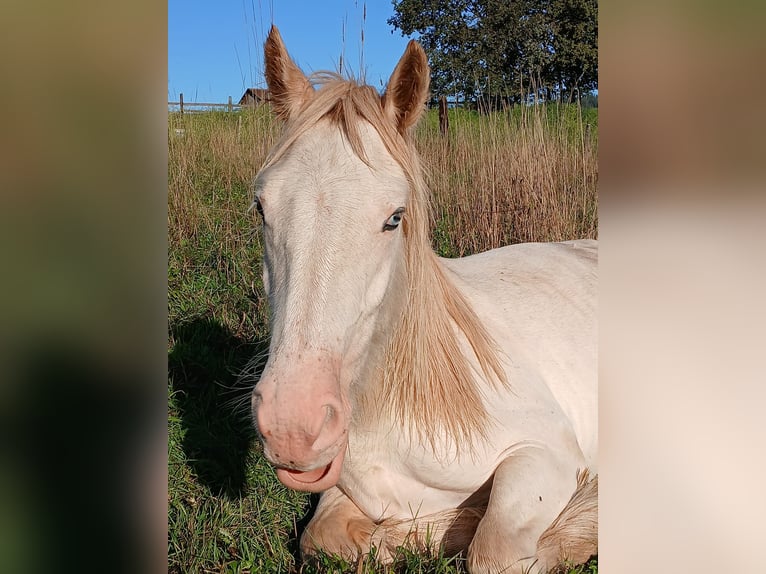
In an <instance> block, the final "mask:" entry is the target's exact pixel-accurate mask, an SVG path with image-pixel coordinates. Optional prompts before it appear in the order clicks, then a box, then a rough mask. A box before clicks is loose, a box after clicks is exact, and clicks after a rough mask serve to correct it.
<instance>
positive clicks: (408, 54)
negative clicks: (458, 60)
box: [382, 40, 431, 134]
mask: <svg viewBox="0 0 766 574" xmlns="http://www.w3.org/2000/svg"><path fill="white" fill-rule="evenodd" d="M430 82H431V70H430V69H429V68H428V57H427V56H426V53H425V51H423V47H422V46H421V45H420V44H418V43H417V42H416V41H415V40H410V42H409V44H407V49H406V50H405V51H404V55H403V56H402V59H401V60H399V63H398V64H397V65H396V68H395V69H394V72H393V74H391V79H390V80H388V85H387V86H386V93H385V94H383V100H382V104H383V111H384V112H385V114H386V115H387V116H388V117H389V119H391V120H392V121H393V122H394V123H395V124H396V129H397V130H399V133H402V134H403V133H405V132H406V131H407V130H408V129H409V128H411V127H412V126H414V125H415V124H416V123H417V121H418V120H419V119H420V116H421V115H422V114H423V111H424V110H425V107H426V101H427V100H428V87H429V84H430Z"/></svg>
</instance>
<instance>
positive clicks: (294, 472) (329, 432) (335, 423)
mask: <svg viewBox="0 0 766 574" xmlns="http://www.w3.org/2000/svg"><path fill="white" fill-rule="evenodd" d="M252 407H253V415H254V418H255V420H256V422H257V426H258V431H259V433H260V435H261V440H262V441H263V452H264V455H265V456H266V458H267V459H268V460H269V462H271V463H272V464H273V465H274V466H276V467H277V469H278V470H277V476H278V478H279V480H280V481H281V482H282V483H283V484H284V485H285V486H288V487H290V488H293V489H297V490H307V491H312V492H318V491H321V490H326V489H327V488H330V487H331V486H333V485H334V484H335V483H336V482H337V481H338V478H339V477H340V470H341V466H342V464H343V456H344V453H345V449H346V443H347V438H348V423H347V421H348V418H347V416H346V413H345V409H344V408H343V404H342V401H341V400H340V397H339V396H338V395H337V394H335V393H332V392H329V393H327V392H325V393H322V394H321V395H319V396H317V394H316V393H311V392H307V391H302V392H301V390H300V389H297V388H290V387H283V388H281V389H277V388H276V385H275V384H272V381H270V380H268V379H265V380H262V381H261V382H260V383H259V384H258V386H257V387H256V389H255V391H254V392H253V398H252Z"/></svg>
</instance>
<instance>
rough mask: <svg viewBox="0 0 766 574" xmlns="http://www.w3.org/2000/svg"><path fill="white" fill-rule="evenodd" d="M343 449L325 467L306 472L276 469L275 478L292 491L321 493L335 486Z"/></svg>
mask: <svg viewBox="0 0 766 574" xmlns="http://www.w3.org/2000/svg"><path fill="white" fill-rule="evenodd" d="M344 455H345V449H341V451H340V452H339V453H338V455H337V456H336V457H335V458H334V459H332V460H331V461H330V463H329V464H328V465H326V466H323V467H319V468H315V469H313V470H307V471H305V472H303V471H300V470H291V469H287V468H277V478H278V479H279V482H281V483H282V484H284V485H285V486H286V487H288V488H292V489H293V490H304V491H307V492H322V491H323V490H327V489H328V488H331V487H333V486H335V485H336V484H337V483H338V479H339V478H340V471H341V467H342V466H343V458H344Z"/></svg>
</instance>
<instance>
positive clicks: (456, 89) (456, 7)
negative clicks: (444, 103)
mask: <svg viewBox="0 0 766 574" xmlns="http://www.w3.org/2000/svg"><path fill="white" fill-rule="evenodd" d="M596 2H597V0H515V1H509V0H442V1H437V0H394V15H393V16H392V17H391V18H390V19H389V20H388V23H389V24H390V25H392V26H393V27H394V29H398V30H400V31H401V32H402V34H403V35H406V36H409V35H412V34H414V33H417V34H419V40H420V42H421V43H422V44H423V47H424V48H425V50H426V53H427V54H428V56H429V62H430V64H431V68H432V82H433V91H434V93H437V94H460V95H462V96H463V97H466V98H469V99H474V98H477V97H481V98H486V97H488V96H496V97H497V96H499V97H502V98H505V99H510V100H515V101H518V100H520V99H521V98H522V97H524V96H525V95H527V94H529V93H530V92H534V93H535V94H536V95H543V94H545V95H547V96H548V97H564V95H569V94H571V93H572V91H573V90H574V88H575V87H579V88H580V90H581V91H582V92H583V93H584V92H585V91H587V90H590V89H593V88H595V87H597V85H598V43H597V36H598V24H597V16H598V7H597V3H596ZM522 86H523V89H522Z"/></svg>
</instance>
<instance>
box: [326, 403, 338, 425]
mask: <svg viewBox="0 0 766 574" xmlns="http://www.w3.org/2000/svg"><path fill="white" fill-rule="evenodd" d="M324 408H325V409H326V411H327V412H326V413H325V417H324V420H325V422H329V421H331V420H332V419H333V418H335V414H336V411H335V407H333V406H332V405H325V406H324Z"/></svg>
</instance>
